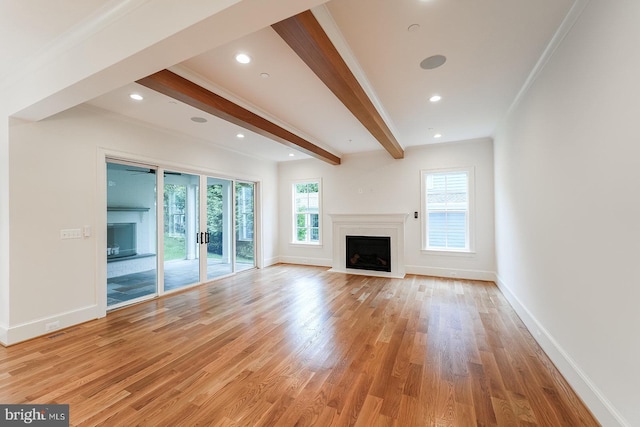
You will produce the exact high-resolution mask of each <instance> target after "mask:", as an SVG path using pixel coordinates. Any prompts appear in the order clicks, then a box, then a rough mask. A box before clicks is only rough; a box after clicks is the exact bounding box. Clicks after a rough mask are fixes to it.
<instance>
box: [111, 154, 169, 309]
mask: <svg viewBox="0 0 640 427" xmlns="http://www.w3.org/2000/svg"><path fill="white" fill-rule="evenodd" d="M155 172H156V171H155V170H154V169H150V168H141V167H136V166H129V165H124V164H119V163H112V162H107V248H106V253H107V255H106V257H107V306H108V307H109V308H115V307H121V306H123V305H127V304H130V303H132V302H134V301H136V300H140V299H143V298H146V297H149V296H152V295H155V294H156V293H157V268H156V266H157V263H156V253H157V251H156V248H157V244H156V224H157V220H156V173H155Z"/></svg>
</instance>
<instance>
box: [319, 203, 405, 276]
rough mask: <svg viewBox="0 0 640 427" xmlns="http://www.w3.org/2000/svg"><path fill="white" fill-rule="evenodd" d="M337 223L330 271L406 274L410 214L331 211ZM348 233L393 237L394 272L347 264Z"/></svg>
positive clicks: (390, 274)
mask: <svg viewBox="0 0 640 427" xmlns="http://www.w3.org/2000/svg"><path fill="white" fill-rule="evenodd" d="M329 216H330V217H331V222H332V223H333V262H332V268H331V270H329V271H334V272H339V273H349V274H359V275H365V276H378V277H394V278H403V277H404V275H405V268H404V226H405V222H406V220H407V217H408V216H409V214H406V213H389V214H344V213H342V214H329ZM346 236H381V237H390V238H391V272H386V271H370V270H360V269H353V268H347V267H346V257H347V255H346V254H347V249H346Z"/></svg>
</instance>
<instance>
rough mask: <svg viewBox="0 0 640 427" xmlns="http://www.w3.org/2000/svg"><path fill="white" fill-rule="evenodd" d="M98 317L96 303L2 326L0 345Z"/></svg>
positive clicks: (17, 341) (0, 329) (34, 336)
mask: <svg viewBox="0 0 640 427" xmlns="http://www.w3.org/2000/svg"><path fill="white" fill-rule="evenodd" d="M99 317H102V316H100V313H99V310H98V306H97V305H91V306H88V307H83V308H79V309H77V310H73V311H68V312H66V313H60V314H56V315H54V316H50V317H46V318H42V319H38V320H34V321H32V322H27V323H22V324H20V325H16V326H11V327H9V328H8V329H6V330H4V331H3V330H2V329H4V328H0V338H4V339H2V340H0V342H2V345H4V346H9V345H13V344H17V343H19V342H22V341H26V340H30V339H32V338H36V337H39V336H41V335H49V334H53V333H55V332H56V331H58V330H60V329H64V328H68V327H70V326H74V325H78V324H80V323H84V322H87V321H89V320H93V319H97V318H99ZM55 322H58V324H57V325H56V328H55V329H51V330H49V331H47V325H48V324H51V323H55Z"/></svg>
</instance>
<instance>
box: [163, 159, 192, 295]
mask: <svg viewBox="0 0 640 427" xmlns="http://www.w3.org/2000/svg"><path fill="white" fill-rule="evenodd" d="M163 213H164V215H163V217H164V233H163V241H164V246H163V248H164V260H163V261H164V290H165V291H171V290H174V289H179V288H182V287H184V286H187V285H192V284H195V283H198V282H200V263H199V259H200V253H199V250H200V247H199V246H200V244H199V243H200V241H199V239H198V237H199V236H198V235H197V233H199V232H200V176H199V175H192V174H188V173H181V172H176V171H164V205H163Z"/></svg>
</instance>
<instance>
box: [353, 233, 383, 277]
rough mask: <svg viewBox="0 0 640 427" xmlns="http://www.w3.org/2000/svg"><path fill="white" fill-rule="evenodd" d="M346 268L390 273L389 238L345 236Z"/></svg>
mask: <svg viewBox="0 0 640 427" xmlns="http://www.w3.org/2000/svg"><path fill="white" fill-rule="evenodd" d="M345 238H346V255H347V257H346V264H345V267H346V268H356V269H359V270H371V271H387V272H391V238H390V237H388V236H345Z"/></svg>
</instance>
